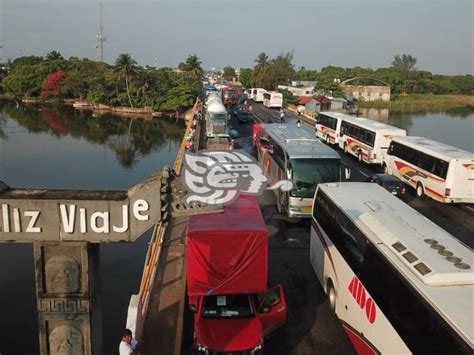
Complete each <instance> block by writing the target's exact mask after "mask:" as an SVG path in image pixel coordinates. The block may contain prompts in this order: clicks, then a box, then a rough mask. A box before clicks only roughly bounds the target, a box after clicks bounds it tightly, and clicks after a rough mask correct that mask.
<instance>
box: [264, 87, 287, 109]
mask: <svg viewBox="0 0 474 355" xmlns="http://www.w3.org/2000/svg"><path fill="white" fill-rule="evenodd" d="M263 105H264V106H266V107H270V108H271V107H276V108H281V107H282V106H283V94H282V93H280V92H276V91H268V92H266V93H264V94H263Z"/></svg>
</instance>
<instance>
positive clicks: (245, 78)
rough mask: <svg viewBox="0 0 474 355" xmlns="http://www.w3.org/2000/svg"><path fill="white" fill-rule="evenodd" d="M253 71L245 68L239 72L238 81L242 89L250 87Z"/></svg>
mask: <svg viewBox="0 0 474 355" xmlns="http://www.w3.org/2000/svg"><path fill="white" fill-rule="evenodd" d="M252 76H253V70H252V69H250V68H245V69H241V70H240V75H239V81H240V83H241V84H242V86H243V87H244V88H250V87H252Z"/></svg>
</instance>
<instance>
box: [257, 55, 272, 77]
mask: <svg viewBox="0 0 474 355" xmlns="http://www.w3.org/2000/svg"><path fill="white" fill-rule="evenodd" d="M255 63H257V64H256V65H255V66H254V67H253V71H254V74H255V75H258V74H259V73H260V72H261V71H264V70H265V69H267V67H268V65H269V64H270V63H269V62H268V55H266V54H265V53H264V52H262V53H260V54H259V55H258V56H257V59H255Z"/></svg>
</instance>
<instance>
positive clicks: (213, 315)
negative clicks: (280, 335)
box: [191, 285, 287, 355]
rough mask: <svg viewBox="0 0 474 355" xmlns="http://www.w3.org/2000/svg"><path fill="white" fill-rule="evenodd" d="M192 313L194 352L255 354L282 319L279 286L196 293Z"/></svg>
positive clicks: (283, 310)
mask: <svg viewBox="0 0 474 355" xmlns="http://www.w3.org/2000/svg"><path fill="white" fill-rule="evenodd" d="M196 301H197V305H196V306H194V305H193V306H191V309H192V310H193V311H194V312H195V314H194V348H195V349H196V351H197V353H198V354H215V353H219V354H226V353H234V352H236V351H238V352H239V353H242V354H246V355H254V354H259V353H260V352H261V350H262V348H263V339H264V337H266V336H268V335H269V334H270V333H271V332H272V331H274V330H275V329H278V328H280V327H281V326H283V325H284V324H285V322H286V317H287V305H286V300H285V295H284V293H283V288H282V286H281V285H277V286H275V287H273V288H271V289H269V290H267V291H266V292H264V293H258V294H227V295H208V296H199V297H198V298H197V299H196Z"/></svg>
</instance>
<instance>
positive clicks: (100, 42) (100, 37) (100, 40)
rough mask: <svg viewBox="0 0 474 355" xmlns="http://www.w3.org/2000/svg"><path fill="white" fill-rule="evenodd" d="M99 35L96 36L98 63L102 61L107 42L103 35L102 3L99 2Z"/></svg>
mask: <svg viewBox="0 0 474 355" xmlns="http://www.w3.org/2000/svg"><path fill="white" fill-rule="evenodd" d="M98 31H99V33H98V34H97V36H96V37H97V47H96V48H100V61H101V62H103V61H104V42H105V41H106V40H107V36H106V35H105V34H104V25H103V24H102V2H100V1H99V26H98Z"/></svg>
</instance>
